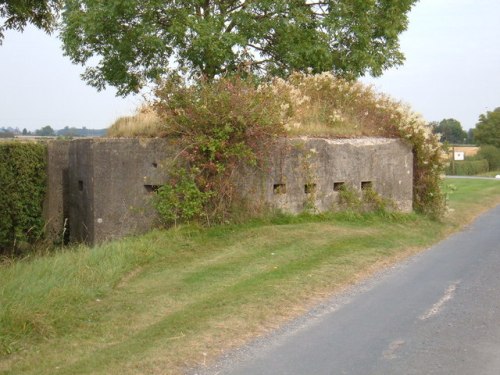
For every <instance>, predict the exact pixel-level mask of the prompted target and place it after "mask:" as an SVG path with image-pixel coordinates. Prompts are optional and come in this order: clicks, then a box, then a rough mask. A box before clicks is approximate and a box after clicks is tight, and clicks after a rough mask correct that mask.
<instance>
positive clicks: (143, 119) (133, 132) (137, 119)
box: [107, 105, 165, 138]
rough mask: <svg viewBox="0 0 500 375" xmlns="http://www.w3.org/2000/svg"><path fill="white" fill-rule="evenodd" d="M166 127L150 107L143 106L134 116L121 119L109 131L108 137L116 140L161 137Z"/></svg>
mask: <svg viewBox="0 0 500 375" xmlns="http://www.w3.org/2000/svg"><path fill="white" fill-rule="evenodd" d="M164 132H165V127H164V125H163V123H162V121H161V120H160V118H159V117H158V115H157V114H156V112H155V111H154V110H153V108H151V107H150V106H147V105H143V106H142V107H141V108H139V109H138V111H137V113H136V114H135V115H133V116H125V117H120V118H119V119H118V120H116V121H115V122H114V124H113V125H111V127H110V128H109V129H108V132H107V136H108V137H114V138H133V137H149V138H154V137H161V136H162V134H163V133H164Z"/></svg>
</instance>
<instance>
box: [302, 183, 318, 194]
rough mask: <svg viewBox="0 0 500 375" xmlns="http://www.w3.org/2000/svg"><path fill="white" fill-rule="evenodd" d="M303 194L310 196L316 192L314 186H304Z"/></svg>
mask: <svg viewBox="0 0 500 375" xmlns="http://www.w3.org/2000/svg"><path fill="white" fill-rule="evenodd" d="M304 192H305V193H306V194H312V193H314V192H316V184H305V185H304Z"/></svg>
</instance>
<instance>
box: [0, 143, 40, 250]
mask: <svg viewBox="0 0 500 375" xmlns="http://www.w3.org/2000/svg"><path fill="white" fill-rule="evenodd" d="M45 155H46V146H45V145H43V144H39V143H21V142H2V143H0V160H1V162H0V255H14V254H16V253H20V252H22V251H23V250H25V249H26V248H27V247H28V246H29V245H30V244H33V243H34V242H36V241H37V240H38V239H40V238H41V237H42V236H43V229H44V223H43V218H42V205H43V199H44V196H45V190H46V156H45Z"/></svg>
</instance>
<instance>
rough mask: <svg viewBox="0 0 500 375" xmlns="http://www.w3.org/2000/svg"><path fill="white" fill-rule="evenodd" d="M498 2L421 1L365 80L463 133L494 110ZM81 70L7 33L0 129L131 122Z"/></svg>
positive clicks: (41, 37)
mask: <svg viewBox="0 0 500 375" xmlns="http://www.w3.org/2000/svg"><path fill="white" fill-rule="evenodd" d="M499 42H500V1H499V0H420V2H418V3H417V5H416V6H415V7H414V9H413V11H412V12H411V13H410V25H409V27H408V30H407V31H406V32H405V33H404V34H402V36H401V49H402V51H403V52H404V53H405V55H406V62H405V64H404V65H403V66H401V67H399V68H397V69H391V70H390V71H387V72H386V73H385V74H384V76H383V77H380V78H377V79H372V78H365V79H363V81H364V82H369V83H372V84H374V85H375V87H376V88H377V89H378V90H379V91H382V92H386V93H388V94H390V95H391V96H393V97H394V98H395V99H398V100H402V101H404V102H407V103H409V104H410V105H411V106H412V108H413V109H414V110H415V111H417V112H420V113H421V114H422V115H423V116H424V117H425V118H426V119H427V120H428V121H434V120H437V121H439V120H442V119H443V118H455V119H457V120H459V121H460V122H461V123H462V126H463V127H464V128H465V129H469V128H471V127H474V126H475V124H476V122H477V119H478V117H479V115H480V114H481V113H484V112H485V111H486V110H493V109H494V108H496V107H500V74H499V73H500V48H498V45H499ZM82 71H83V68H82V67H79V66H74V65H72V64H71V62H70V61H69V59H68V58H67V57H64V56H63V55H62V50H61V48H60V42H59V40H58V39H57V37H56V36H48V35H45V34H44V33H42V32H41V31H38V30H36V29H34V28H28V29H27V30H26V31H25V32H24V33H23V34H20V33H18V32H8V33H6V38H5V40H4V44H3V45H2V46H0V127H3V126H12V127H19V128H20V129H22V128H27V129H30V130H34V129H38V128H40V127H42V126H45V125H51V126H52V127H53V128H55V129H61V128H63V127H65V126H76V127H82V126H86V127H87V128H105V127H107V126H109V125H110V124H111V123H112V122H113V121H114V120H115V119H116V118H117V117H119V116H123V115H128V114H132V113H133V112H134V111H135V109H136V108H137V106H138V105H139V104H140V103H141V98H140V97H127V98H125V99H123V98H120V97H115V95H114V90H112V89H108V90H107V91H105V92H97V91H96V90H95V89H94V88H92V87H89V86H86V85H85V83H83V81H81V80H80V73H81V72H82Z"/></svg>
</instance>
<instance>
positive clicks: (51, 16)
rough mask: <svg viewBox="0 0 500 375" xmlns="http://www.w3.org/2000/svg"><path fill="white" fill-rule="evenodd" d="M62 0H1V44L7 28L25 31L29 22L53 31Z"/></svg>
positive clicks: (47, 30)
mask: <svg viewBox="0 0 500 375" xmlns="http://www.w3.org/2000/svg"><path fill="white" fill-rule="evenodd" d="M60 6H61V0H0V18H1V19H3V20H2V21H3V24H1V25H0V44H1V43H2V41H3V38H4V32H5V31H6V30H9V29H12V30H18V31H23V30H24V28H25V27H26V25H27V24H33V25H35V26H36V27H38V28H40V29H42V30H44V31H46V32H51V31H52V30H53V28H54V26H55V23H56V18H57V14H58V10H59V8H60Z"/></svg>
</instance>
